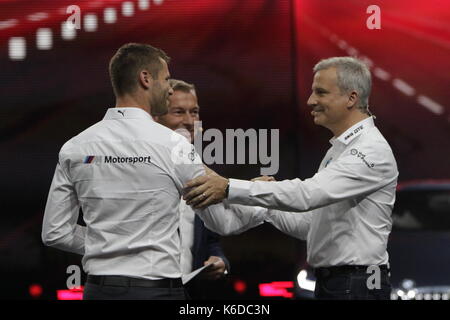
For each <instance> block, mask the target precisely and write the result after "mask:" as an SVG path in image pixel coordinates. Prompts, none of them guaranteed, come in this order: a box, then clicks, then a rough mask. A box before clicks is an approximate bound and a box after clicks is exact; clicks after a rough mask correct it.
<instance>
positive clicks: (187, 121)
mask: <svg viewBox="0 0 450 320" xmlns="http://www.w3.org/2000/svg"><path fill="white" fill-rule="evenodd" d="M183 124H184V125H185V126H186V127H191V126H193V125H194V117H193V116H192V115H191V114H190V113H189V112H186V113H185V114H184V117H183Z"/></svg>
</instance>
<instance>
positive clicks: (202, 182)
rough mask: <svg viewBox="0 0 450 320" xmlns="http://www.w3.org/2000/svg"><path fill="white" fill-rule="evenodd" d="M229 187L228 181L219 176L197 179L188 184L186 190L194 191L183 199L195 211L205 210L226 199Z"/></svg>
mask: <svg viewBox="0 0 450 320" xmlns="http://www.w3.org/2000/svg"><path fill="white" fill-rule="evenodd" d="M227 185H228V179H227V178H224V177H222V176H220V175H218V174H208V175H205V176H201V177H197V178H195V179H193V180H191V181H189V182H188V183H187V184H186V186H185V190H186V189H189V188H192V190H190V191H189V192H188V193H186V194H185V195H184V196H183V199H184V200H186V204H188V205H190V206H192V207H193V208H194V209H203V208H206V207H207V206H209V205H212V204H216V203H219V202H221V201H222V200H223V199H225V198H226V193H225V190H226V188H227Z"/></svg>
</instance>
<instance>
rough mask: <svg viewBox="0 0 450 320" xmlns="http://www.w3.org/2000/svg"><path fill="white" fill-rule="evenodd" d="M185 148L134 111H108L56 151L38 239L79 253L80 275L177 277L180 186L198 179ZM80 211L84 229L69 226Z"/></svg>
mask: <svg viewBox="0 0 450 320" xmlns="http://www.w3.org/2000/svg"><path fill="white" fill-rule="evenodd" d="M192 150H193V147H192V146H191V144H189V143H188V142H187V141H186V139H185V138H184V137H183V136H181V135H179V134H177V133H175V132H173V131H172V130H170V129H168V128H166V127H164V126H162V125H160V124H158V123H156V122H154V121H153V119H152V117H151V116H150V115H149V114H148V113H147V112H145V111H144V110H142V109H139V108H110V109H108V110H107V112H106V115H105V117H104V119H103V120H102V121H100V122H98V123H96V124H94V125H93V126H91V127H90V128H88V129H86V130H85V131H83V132H81V133H80V134H79V135H77V136H75V137H74V138H72V139H70V140H69V141H68V142H66V143H65V144H64V146H63V147H62V148H61V151H60V153H59V161H58V164H57V166H56V170H55V174H54V177H53V181H52V184H51V187H50V192H49V195H48V200H47V205H46V208H45V215H44V221H43V229H42V240H43V242H44V243H45V244H47V245H50V246H54V247H56V248H59V249H62V250H66V251H70V252H75V253H78V254H82V255H84V256H83V259H82V263H83V268H84V270H85V272H86V273H88V274H92V275H125V276H131V277H137V278H145V279H160V278H178V277H181V268H180V237H179V233H178V227H179V213H178V209H179V208H178V207H179V204H180V197H181V195H182V188H183V186H184V185H185V184H186V182H187V181H189V180H191V179H193V178H195V177H197V176H200V175H204V174H205V171H204V168H203V165H202V163H201V160H200V158H199V156H198V155H197V154H196V153H195V152H194V151H192ZM80 207H81V208H82V210H83V214H84V220H85V222H86V228H82V227H80V226H78V225H77V224H76V223H77V217H78V213H79V208H80ZM208 211H209V209H208V210H205V212H208Z"/></svg>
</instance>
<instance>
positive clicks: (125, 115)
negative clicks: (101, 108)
mask: <svg viewBox="0 0 450 320" xmlns="http://www.w3.org/2000/svg"><path fill="white" fill-rule="evenodd" d="M116 119H150V120H153V118H152V116H151V115H150V114H149V113H148V112H147V111H144V110H143V109H141V108H134V107H126V108H109V109H108V110H106V114H105V117H104V118H103V120H116Z"/></svg>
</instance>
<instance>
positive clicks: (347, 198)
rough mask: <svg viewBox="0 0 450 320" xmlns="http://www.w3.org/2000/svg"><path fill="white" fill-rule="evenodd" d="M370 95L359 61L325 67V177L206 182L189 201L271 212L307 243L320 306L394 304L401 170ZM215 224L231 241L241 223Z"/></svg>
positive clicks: (321, 95)
mask: <svg viewBox="0 0 450 320" xmlns="http://www.w3.org/2000/svg"><path fill="white" fill-rule="evenodd" d="M370 91H371V75H370V71H369V70H368V68H367V67H366V66H365V65H364V63H362V62H361V61H359V60H358V59H355V58H351V57H334V58H329V59H325V60H322V61H320V62H319V63H318V64H316V66H315V67H314V79H313V84H312V94H311V96H310V97H309V99H308V105H309V106H310V107H311V109H312V111H311V114H312V116H313V119H314V123H315V124H317V125H320V126H324V127H325V128H327V129H329V130H330V131H331V132H332V133H333V138H332V139H331V140H330V143H331V145H332V146H331V148H330V149H329V150H328V152H327V154H326V155H325V157H324V158H323V160H322V162H321V164H320V167H319V171H318V172H317V173H316V174H315V175H314V176H313V177H311V178H310V179H306V180H303V181H302V180H300V179H293V180H285V181H280V182H269V181H243V180H236V179H226V178H224V177H221V176H219V175H206V176H203V177H199V178H196V179H194V180H193V181H191V182H189V183H188V184H187V185H186V187H187V188H190V189H191V190H190V191H189V193H187V194H186V195H185V197H184V198H185V199H186V200H187V204H188V205H192V206H194V208H203V207H206V206H208V205H210V204H214V203H217V202H220V201H222V200H223V199H226V200H227V201H228V202H229V203H235V204H245V205H248V206H261V207H265V208H268V209H269V210H267V212H266V214H267V216H268V218H267V221H269V222H271V223H272V224H274V225H275V226H276V227H277V228H279V229H280V230H282V231H283V232H285V233H288V234H290V235H293V236H295V237H297V238H300V239H303V240H307V250H308V258H307V260H308V263H309V265H310V266H312V267H313V268H314V269H315V274H316V277H317V282H316V289H315V296H316V297H317V298H319V299H389V298H390V281H389V270H388V261H389V258H388V253H387V251H386V247H387V241H388V237H389V233H390V231H391V228H392V218H391V212H392V208H393V205H394V202H395V188H396V185H397V177H398V170H397V164H396V161H395V158H394V155H393V153H392V150H391V148H390V146H389V144H388V143H387V141H386V140H385V138H384V137H383V135H382V134H381V133H380V131H379V130H378V129H377V128H376V126H375V124H374V118H373V117H372V115H371V113H370V112H369V110H368V100H369V95H370ZM281 210H282V211H281ZM289 211H291V212H289ZM294 212H297V213H294ZM298 212H300V213H298ZM212 217H213V218H212V221H211V222H208V221H207V220H206V219H207V218H208V216H205V219H204V221H205V223H206V226H207V227H211V228H212V230H217V232H221V233H222V234H225V232H223V230H221V229H223V228H216V229H215V227H216V226H217V225H219V224H222V225H231V224H232V223H230V221H232V220H233V215H230V216H229V217H228V218H224V217H222V216H214V215H213V216H212ZM221 220H224V221H221ZM240 221H241V222H242V221H244V220H242V219H241V220H240ZM225 231H226V230H225Z"/></svg>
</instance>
